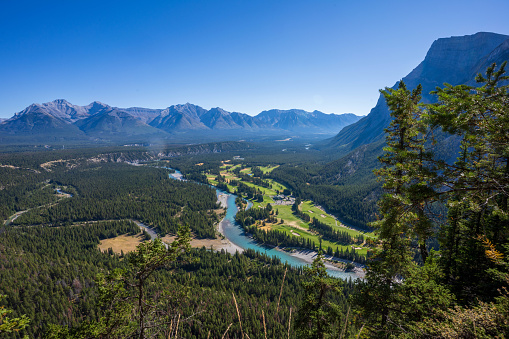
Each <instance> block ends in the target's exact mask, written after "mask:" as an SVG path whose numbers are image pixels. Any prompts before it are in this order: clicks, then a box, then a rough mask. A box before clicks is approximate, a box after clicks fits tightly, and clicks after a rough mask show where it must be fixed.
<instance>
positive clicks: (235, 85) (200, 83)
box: [0, 0, 509, 118]
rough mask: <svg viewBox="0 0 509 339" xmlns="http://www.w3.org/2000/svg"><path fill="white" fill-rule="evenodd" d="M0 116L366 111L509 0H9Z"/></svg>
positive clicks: (505, 11)
mask: <svg viewBox="0 0 509 339" xmlns="http://www.w3.org/2000/svg"><path fill="white" fill-rule="evenodd" d="M0 5H1V6H0V8H1V9H0V32H1V33H0V117H4V118H5V117H11V116H12V115H13V114H14V113H15V112H18V111H20V110H22V109H23V108H25V107H26V106H28V105H30V104H31V103H34V102H37V103H42V102H47V101H52V100H54V99H59V98H63V99H67V100H68V101H70V102H71V103H74V104H78V105H86V104H89V103H90V102H92V101H94V100H98V101H101V102H104V103H107V104H109V105H112V106H118V107H131V106H141V107H150V108H165V107H167V106H170V105H173V104H179V103H186V102H191V103H193V104H196V105H200V106H202V107H204V108H207V109H208V108H211V107H217V106H219V107H222V108H224V109H226V110H228V111H237V112H243V113H248V114H251V115H254V114H257V113H259V112H261V111H262V110H266V109H271V108H280V109H289V108H301V109H305V110H308V111H311V110H315V109H317V110H320V111H323V112H325V113H345V112H353V113H355V114H358V115H365V114H368V113H369V110H370V109H371V108H372V107H373V106H374V105H375V103H376V100H377V98H378V89H380V88H383V87H384V86H392V85H393V84H394V83H395V82H396V81H397V80H399V79H401V78H402V77H403V76H405V75H406V74H408V73H409V72H410V71H411V70H412V69H413V68H414V67H416V66H417V65H418V64H419V62H421V61H422V59H423V58H424V56H425V55H426V51H427V50H428V48H429V47H430V45H431V44H432V42H433V41H434V40H436V39H438V38H441V37H449V36H457V35H467V34H473V33H476V32H479V31H490V32H496V33H501V34H508V35H509V1H508V0H483V1H478V0H476V1H470V0H440V1H435V0H429V1H408V0H405V1H380V0H376V1H367V0H358V1H343V0H336V1H332V0H308V1H299V0H291V1H283V0H270V1H265V0H249V1H248V0H235V1H213V0H205V1H201V0H181V1H171V0H167V1H126V0H123V1H107V0H101V1H95V0H86V1H85V0H83V1H78V0H66V1H51V0H44V1H41V0H38V1H23V0H0Z"/></svg>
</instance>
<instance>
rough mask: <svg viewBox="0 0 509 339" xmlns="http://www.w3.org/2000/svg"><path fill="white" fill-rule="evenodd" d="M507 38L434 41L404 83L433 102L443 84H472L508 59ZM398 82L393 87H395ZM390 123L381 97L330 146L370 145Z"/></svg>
mask: <svg viewBox="0 0 509 339" xmlns="http://www.w3.org/2000/svg"><path fill="white" fill-rule="evenodd" d="M508 55H509V36H507V35H501V34H495V33H483V32H482V33H477V34H474V35H466V36H461V37H451V38H442V39H438V40H436V41H435V42H434V43H433V44H432V45H431V48H430V49H429V51H428V53H427V54H426V57H425V58H424V60H423V61H422V62H421V63H420V64H419V65H418V66H417V67H416V68H415V69H414V70H413V71H412V72H410V73H409V74H408V75H407V76H406V77H404V78H403V81H404V82H405V83H406V85H407V87H408V88H410V89H413V88H415V87H416V86H417V85H418V84H421V85H422V87H423V96H422V97H423V102H428V103H429V102H433V101H434V100H435V98H434V97H433V96H432V95H430V94H429V92H430V91H432V90H434V89H435V88H436V87H437V86H443V84H444V83H449V84H451V85H460V84H465V83H469V84H473V83H474V78H475V76H476V75H477V74H478V73H479V72H485V71H486V68H487V67H488V66H489V65H490V64H491V63H493V62H495V63H497V64H500V63H502V62H503V61H505V60H508ZM397 85H398V84H397V83H396V84H395V85H394V86H393V88H396V87H397ZM389 123H390V114H389V110H388V108H387V105H386V104H385V100H384V98H383V97H382V96H381V95H380V97H379V99H378V102H377V104H376V106H375V107H374V108H373V109H372V110H371V112H370V113H369V115H368V116H366V117H365V118H363V119H361V120H360V121H358V122H357V123H355V124H352V125H350V126H347V127H345V128H344V129H343V130H341V132H340V133H339V134H338V135H337V136H336V137H334V138H332V139H331V141H330V143H329V146H330V147H334V148H340V149H342V150H343V151H344V152H348V151H350V150H353V149H355V148H356V147H358V146H360V145H365V144H369V143H372V142H375V141H378V140H381V139H382V138H383V137H384V129H385V128H386V127H387V126H388V125H389Z"/></svg>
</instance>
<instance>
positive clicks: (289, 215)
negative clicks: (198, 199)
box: [207, 165, 370, 254]
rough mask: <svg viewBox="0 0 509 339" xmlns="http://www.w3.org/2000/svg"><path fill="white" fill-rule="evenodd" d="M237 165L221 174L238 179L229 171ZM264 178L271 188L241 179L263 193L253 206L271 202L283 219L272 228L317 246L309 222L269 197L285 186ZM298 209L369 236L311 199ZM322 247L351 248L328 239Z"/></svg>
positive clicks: (336, 226) (212, 177) (212, 181)
mask: <svg viewBox="0 0 509 339" xmlns="http://www.w3.org/2000/svg"><path fill="white" fill-rule="evenodd" d="M238 166H240V165H235V166H234V167H230V168H227V167H224V168H223V167H222V168H223V169H226V168H227V170H223V171H221V175H223V176H224V177H225V178H226V179H228V180H240V179H239V178H238V177H236V176H235V175H234V174H233V173H231V171H232V169H233V168H235V167H238ZM276 167H277V166H265V167H260V169H261V170H262V171H264V173H267V172H270V171H271V170H273V169H275V168H276ZM241 172H242V173H246V174H248V173H251V168H250V167H247V168H243V169H241ZM207 179H208V181H209V183H210V184H211V185H217V181H216V180H215V175H212V174H207ZM264 180H266V181H267V182H269V183H270V184H271V185H272V189H270V188H265V187H262V186H258V185H255V184H253V183H251V182H245V181H243V182H244V184H246V185H248V186H250V187H254V188H256V189H257V190H260V191H261V192H262V194H263V202H257V201H251V202H252V203H253V207H258V208H265V207H266V206H267V204H268V203H270V204H272V208H273V210H274V211H278V214H277V215H276V217H277V218H278V220H280V219H283V223H282V224H280V223H277V224H274V225H270V227H271V229H272V230H278V231H282V232H285V233H287V234H289V235H292V236H296V234H298V236H300V237H303V238H305V239H309V240H311V241H314V242H315V243H316V244H317V246H318V244H319V236H318V235H317V234H315V233H314V232H312V231H310V230H309V224H308V223H307V222H305V221H304V220H302V219H300V218H299V217H297V216H296V215H295V214H293V212H292V206H290V205H275V204H274V200H273V199H272V198H271V197H270V196H273V195H276V194H277V192H276V191H283V190H285V189H286V187H285V186H284V185H282V184H280V183H278V182H276V181H274V180H273V179H264ZM228 188H229V189H230V191H232V192H233V191H235V186H231V185H228ZM300 209H301V211H302V212H304V213H306V214H308V215H309V216H310V217H311V218H317V219H318V220H320V221H321V222H324V223H326V224H327V225H330V226H332V227H333V228H334V229H337V230H339V231H343V232H347V233H348V234H350V235H351V236H358V235H361V234H362V235H364V236H370V235H368V234H365V233H363V232H359V231H356V230H353V229H349V228H346V227H343V226H341V223H340V222H339V221H338V222H336V220H335V219H334V218H333V217H332V216H331V215H330V214H328V213H325V212H324V211H322V210H320V209H319V208H318V207H316V206H315V204H314V203H313V202H312V201H309V200H307V201H304V202H302V204H301V205H300ZM322 247H323V248H325V249H326V248H327V247H331V248H333V249H334V250H335V249H336V247H337V248H340V249H343V250H345V249H346V248H350V249H351V248H352V245H346V246H345V245H340V244H337V243H335V242H331V241H328V240H323V241H322ZM355 247H357V246H355ZM357 252H358V253H360V254H366V253H367V249H366V248H362V249H360V250H357Z"/></svg>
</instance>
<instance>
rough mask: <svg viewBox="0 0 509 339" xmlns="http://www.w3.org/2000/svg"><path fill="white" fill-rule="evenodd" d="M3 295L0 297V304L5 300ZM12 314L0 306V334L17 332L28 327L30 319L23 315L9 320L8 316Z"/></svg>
mask: <svg viewBox="0 0 509 339" xmlns="http://www.w3.org/2000/svg"><path fill="white" fill-rule="evenodd" d="M5 297H6V296H5V295H0V302H1V301H2V299H5ZM10 313H12V310H10V309H8V308H5V306H0V334H2V333H12V332H19V331H21V330H23V329H24V328H25V327H27V326H28V324H29V323H30V319H29V318H28V317H27V316H26V315H25V314H23V315H22V316H21V317H19V318H10V317H9V316H8V314H10Z"/></svg>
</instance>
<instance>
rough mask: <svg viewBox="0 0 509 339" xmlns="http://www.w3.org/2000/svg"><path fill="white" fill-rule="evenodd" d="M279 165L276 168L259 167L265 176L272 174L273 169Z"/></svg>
mask: <svg viewBox="0 0 509 339" xmlns="http://www.w3.org/2000/svg"><path fill="white" fill-rule="evenodd" d="M278 167H279V165H276V166H260V167H259V168H260V170H261V171H262V172H263V174H267V173H270V172H272V171H273V170H274V169H276V168H278Z"/></svg>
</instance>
